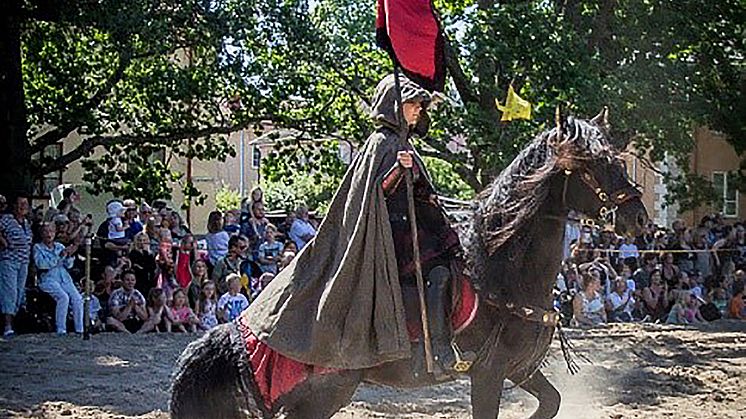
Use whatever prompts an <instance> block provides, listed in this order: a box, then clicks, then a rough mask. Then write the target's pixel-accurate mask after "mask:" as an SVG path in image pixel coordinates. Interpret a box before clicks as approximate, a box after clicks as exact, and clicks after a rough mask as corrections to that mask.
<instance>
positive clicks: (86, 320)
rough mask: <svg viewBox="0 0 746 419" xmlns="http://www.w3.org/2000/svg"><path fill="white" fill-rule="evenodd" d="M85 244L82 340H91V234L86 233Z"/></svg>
mask: <svg viewBox="0 0 746 419" xmlns="http://www.w3.org/2000/svg"><path fill="white" fill-rule="evenodd" d="M84 243H85V288H84V292H85V299H84V300H83V340H89V339H90V338H91V232H87V233H86V235H85V239H84Z"/></svg>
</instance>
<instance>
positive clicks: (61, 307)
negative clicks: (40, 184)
mask: <svg viewBox="0 0 746 419" xmlns="http://www.w3.org/2000/svg"><path fill="white" fill-rule="evenodd" d="M54 238H55V225H54V224H53V223H46V224H44V227H42V242H41V243H37V244H35V245H34V264H35V265H36V268H37V269H38V271H39V273H40V276H41V282H40V284H39V288H41V290H42V291H44V292H46V293H47V294H49V295H51V296H52V298H54V301H55V302H56V310H55V311H56V314H55V325H56V328H57V334H58V335H60V336H61V335H66V334H67V311H68V308H72V313H73V323H74V325H75V333H83V297H81V296H80V293H79V292H78V290H77V289H76V288H75V284H73V279H72V277H70V274H69V273H68V272H67V270H68V269H70V268H72V266H73V257H72V255H74V254H75V252H76V251H77V250H78V246H77V245H76V244H72V245H70V246H68V247H65V246H63V245H62V244H61V243H58V242H55V241H54Z"/></svg>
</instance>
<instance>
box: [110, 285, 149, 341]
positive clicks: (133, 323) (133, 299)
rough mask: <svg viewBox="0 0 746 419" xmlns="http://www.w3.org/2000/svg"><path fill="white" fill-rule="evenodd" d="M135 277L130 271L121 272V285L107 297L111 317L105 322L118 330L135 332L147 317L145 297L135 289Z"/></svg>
mask: <svg viewBox="0 0 746 419" xmlns="http://www.w3.org/2000/svg"><path fill="white" fill-rule="evenodd" d="M136 283H137V277H136V276H135V273H134V272H132V271H125V272H124V273H122V287H121V288H118V289H116V290H114V292H112V293H111V297H110V298H109V311H110V312H111V317H110V318H108V319H107V324H108V325H109V326H112V327H113V328H114V329H115V330H117V331H120V332H128V333H136V332H137V331H138V330H140V328H142V326H143V324H144V323H145V321H146V320H147V319H148V312H147V310H146V307H145V297H143V295H142V294H141V293H140V291H138V290H137V289H135V284H136Z"/></svg>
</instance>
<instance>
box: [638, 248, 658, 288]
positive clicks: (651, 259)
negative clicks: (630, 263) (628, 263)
mask: <svg viewBox="0 0 746 419" xmlns="http://www.w3.org/2000/svg"><path fill="white" fill-rule="evenodd" d="M655 264H656V257H655V255H654V254H652V253H646V254H645V255H644V256H643V258H642V266H641V267H640V268H638V269H637V271H635V273H634V274H633V275H632V279H633V280H634V281H635V289H638V290H644V289H645V288H647V287H649V286H650V275H651V274H652V272H653V271H654V270H655Z"/></svg>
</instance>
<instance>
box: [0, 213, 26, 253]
mask: <svg viewBox="0 0 746 419" xmlns="http://www.w3.org/2000/svg"><path fill="white" fill-rule="evenodd" d="M0 233H2V235H3V237H5V241H6V242H7V243H8V246H7V247H5V248H3V249H1V250H0V260H12V261H14V262H17V263H28V261H29V258H30V257H31V226H30V224H29V222H28V221H27V220H23V224H20V223H19V222H18V220H17V219H16V217H15V216H14V215H13V214H3V215H1V216H0Z"/></svg>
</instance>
